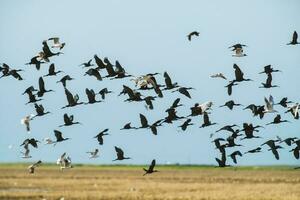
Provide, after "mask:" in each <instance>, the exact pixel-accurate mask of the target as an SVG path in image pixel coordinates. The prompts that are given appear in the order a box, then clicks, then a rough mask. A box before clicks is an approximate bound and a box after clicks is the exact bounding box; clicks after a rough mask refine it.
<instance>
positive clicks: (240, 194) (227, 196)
mask: <svg viewBox="0 0 300 200" xmlns="http://www.w3.org/2000/svg"><path fill="white" fill-rule="evenodd" d="M26 166H27V165H20V164H18V165H11V164H10V165H0V199H5V200H9V199H30V200H35V199H47V200H53V199H65V200H67V199H74V200H75V199H78V200H79V199H84V200H87V199H103V200H104V199H118V200H129V199H130V200H135V199H141V200H150V199H156V200H166V199H167V200H168V199H169V200H171V199H172V200H175V199H177V200H179V199H188V200H192V199H209V200H212V199H223V200H233V199H240V200H243V199H244V200H246V199H247V200H262V199H264V200H267V199H272V200H277V199H278V200H279V199H282V200H296V199H300V170H294V169H293V168H292V167H259V168H252V167H241V168H226V169H220V168H214V167H199V166H189V167H187V166H185V167H184V166H181V167H179V166H157V170H159V171H160V172H158V173H154V174H150V175H146V176H143V171H142V166H75V167H74V168H72V169H69V170H65V171H60V169H59V168H58V167H57V166H45V165H44V166H41V167H39V168H37V170H36V173H35V174H28V173H27V170H26Z"/></svg>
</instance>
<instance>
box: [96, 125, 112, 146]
mask: <svg viewBox="0 0 300 200" xmlns="http://www.w3.org/2000/svg"><path fill="white" fill-rule="evenodd" d="M108 130H109V129H108V128H106V129H104V130H103V131H101V132H100V133H98V135H96V136H95V137H94V138H97V140H98V143H99V144H100V145H103V136H105V135H109V134H108V133H106V132H107V131H108Z"/></svg>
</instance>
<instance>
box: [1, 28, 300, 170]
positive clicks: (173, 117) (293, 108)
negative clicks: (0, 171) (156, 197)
mask: <svg viewBox="0 0 300 200" xmlns="http://www.w3.org/2000/svg"><path fill="white" fill-rule="evenodd" d="M199 34H200V33H199V32H197V31H194V32H191V33H190V34H189V35H188V36H187V37H188V40H189V41H191V40H192V39H193V38H194V37H196V36H199ZM297 38H298V35H297V32H296V31H295V32H294V34H293V38H292V41H291V42H290V43H288V45H297V44H299V42H298V40H297ZM50 42H51V43H52V45H51V48H50V47H49V43H50ZM42 45H43V47H42V51H40V52H39V53H38V54H37V55H36V56H34V57H33V58H31V60H30V62H29V63H27V65H34V66H35V67H36V69H37V70H40V68H41V66H42V65H44V64H47V63H50V59H51V57H53V56H59V55H61V54H63V52H61V50H62V49H63V48H64V47H65V43H61V42H60V40H59V38H58V37H55V38H49V39H48V40H45V41H43V43H42ZM245 47H247V46H246V45H244V44H235V45H232V46H231V47H229V48H230V49H231V50H232V51H233V52H234V54H233V55H232V56H235V57H243V56H247V55H246V54H245V53H244V48H245ZM55 49H57V51H56V52H55V51H54V50H55ZM93 61H94V62H93ZM80 66H82V67H83V69H87V71H86V72H85V74H84V75H85V76H90V77H92V78H95V79H97V80H98V81H102V79H105V78H107V79H110V80H115V79H124V78H128V77H129V78H130V80H131V81H133V82H134V84H135V86H134V88H131V87H129V86H126V85H123V90H122V91H121V92H120V93H119V95H118V96H121V95H125V96H127V99H125V100H124V101H126V102H144V103H145V106H146V108H147V109H150V110H153V109H154V104H153V102H154V101H155V99H156V98H163V97H164V93H165V92H167V91H170V92H172V93H178V95H184V96H185V97H187V98H192V97H191V94H190V92H189V91H190V90H193V89H194V88H191V87H184V86H182V85H179V84H178V83H177V82H173V81H172V79H171V77H170V76H169V74H168V73H167V72H164V73H163V77H164V82H165V84H164V85H162V84H160V83H158V82H157V80H156V76H158V75H160V74H159V73H149V74H145V75H141V76H133V75H130V74H128V73H127V72H126V71H125V69H124V68H123V67H122V65H121V64H120V63H119V62H118V61H115V64H114V65H113V64H112V63H111V62H110V60H109V59H108V58H106V57H105V58H103V59H101V58H99V57H98V56H97V55H94V59H90V60H88V62H84V63H82V64H81V65H80ZM233 69H234V73H235V77H234V79H233V80H230V81H229V82H228V84H227V85H226V86H225V87H226V88H227V93H228V95H229V96H230V95H231V94H232V92H233V88H234V87H236V86H238V85H239V84H242V82H245V81H252V80H251V79H249V78H245V76H244V73H243V71H242V70H241V69H240V67H239V66H238V65H236V64H234V65H233ZM104 71H106V74H107V75H105V76H103V72H104ZM0 72H1V73H2V75H1V77H0V78H4V77H13V78H15V79H17V80H19V81H22V80H23V78H22V75H21V74H22V73H23V70H22V69H13V68H12V67H10V66H9V65H7V64H5V63H3V64H2V66H1V67H0ZM276 72H280V70H276V69H273V68H272V66H271V65H268V66H265V67H264V69H263V71H262V72H260V74H266V76H267V79H266V82H264V83H262V84H261V87H262V88H273V87H278V86H277V85H273V84H272V74H273V73H276ZM60 73H64V72H63V71H60V70H56V69H55V64H54V63H51V64H50V66H49V71H48V74H45V75H44V76H43V77H39V80H38V89H37V88H35V87H34V86H29V87H28V88H27V89H26V90H25V91H24V92H23V93H22V94H23V95H28V102H27V103H26V104H33V105H34V108H35V111H36V114H31V115H27V116H25V117H24V118H23V119H21V123H22V124H24V125H25V127H26V131H27V132H30V130H31V126H30V122H31V121H32V120H34V119H35V118H37V117H42V116H44V115H47V114H49V113H50V112H49V111H47V110H45V108H44V107H43V105H42V104H40V103H39V102H41V101H42V100H43V99H42V97H45V94H46V93H49V92H54V91H53V90H51V89H46V87H45V82H44V78H45V77H52V76H53V77H55V76H57V75H58V74H60ZM211 78H219V79H224V80H227V77H226V76H225V75H224V74H223V73H221V72H220V73H217V74H213V75H211ZM72 80H74V79H73V78H72V77H71V76H70V75H65V76H63V77H62V78H60V79H59V80H58V81H57V83H61V84H62V88H63V90H64V92H65V95H66V99H67V105H65V106H63V107H62V109H64V108H68V107H75V106H80V105H82V104H95V103H100V102H103V100H104V99H105V98H106V96H107V95H109V94H110V93H113V91H110V90H109V89H108V88H103V89H102V90H100V91H99V92H95V91H94V90H93V89H89V88H86V90H85V93H86V96H87V101H86V102H82V101H79V95H78V94H72V92H71V91H70V90H69V89H68V87H67V83H68V82H69V81H72ZM147 90H150V91H154V92H155V94H156V95H153V96H151V95H148V96H147V95H145V94H142V93H141V91H147ZM264 100H265V104H264V105H255V104H250V105H248V106H244V108H243V109H244V110H250V111H251V113H252V114H253V116H254V117H259V118H260V119H262V118H263V117H264V115H267V114H272V113H276V115H275V117H274V120H273V121H271V122H269V123H267V124H266V126H269V125H278V124H280V123H286V122H288V123H289V122H290V121H288V120H284V119H282V117H281V115H280V114H279V113H278V111H276V110H275V106H279V105H280V106H282V107H283V108H284V109H286V113H291V115H292V117H293V118H294V119H295V120H298V119H299V103H295V102H292V101H289V100H288V98H287V97H285V98H283V99H282V100H281V101H280V102H278V103H275V102H274V99H273V97H272V96H271V95H270V96H269V97H268V98H265V99H264ZM180 106H182V104H181V103H180V98H177V99H175V100H174V102H173V103H172V104H171V106H170V107H169V108H167V109H166V110H165V112H166V113H167V114H166V116H165V117H164V118H162V119H158V120H156V121H154V122H151V123H150V122H148V120H147V118H146V116H145V115H143V114H140V115H139V118H140V126H132V125H131V123H130V122H129V123H126V124H125V125H124V126H123V127H121V128H120V130H130V129H132V130H138V129H149V130H151V132H152V133H153V135H157V134H158V127H160V126H162V125H164V124H173V122H175V121H178V120H179V121H181V120H183V123H181V124H180V125H179V126H178V127H179V128H180V129H181V130H182V131H186V130H187V128H188V127H189V126H192V125H194V124H193V123H192V118H194V117H196V116H200V115H202V116H203V124H202V125H201V126H200V128H205V127H208V126H213V125H217V123H215V122H211V120H210V118H209V114H211V111H212V106H213V102H204V103H196V104H195V105H194V106H192V107H191V108H190V114H189V115H187V116H179V115H178V114H177V111H176V109H177V108H178V107H180ZM236 106H243V105H242V104H239V103H236V102H235V101H234V100H230V101H227V102H225V103H224V104H223V105H221V106H220V107H227V108H228V109H230V110H233V108H234V107H236ZM63 120H64V124H61V125H59V127H62V126H73V125H76V124H80V122H77V121H75V119H74V116H73V115H69V114H67V113H65V114H64V115H63ZM261 128H264V127H263V126H260V125H253V124H252V123H243V124H242V127H240V126H239V125H237V124H230V125H225V126H223V127H220V128H219V129H218V130H216V131H215V132H214V133H212V134H211V135H210V137H211V138H213V140H212V143H214V145H215V146H216V149H217V150H218V151H219V152H220V158H216V162H217V164H218V166H219V167H226V166H230V165H229V164H228V160H227V157H230V158H231V159H232V161H233V163H235V164H237V157H238V156H243V155H245V154H256V153H259V152H262V148H263V147H264V146H268V147H269V149H268V151H271V152H272V153H273V155H274V157H275V158H276V159H277V160H278V159H279V158H280V156H279V151H278V150H279V149H283V147H282V145H281V144H286V145H287V146H289V147H290V150H289V151H290V152H292V153H293V155H294V157H295V158H296V159H299V153H300V139H299V138H297V137H289V138H284V139H282V138H280V137H278V136H277V137H276V138H274V139H272V140H268V141H265V142H264V143H262V144H261V145H259V146H258V147H257V148H255V149H250V150H248V151H247V152H241V151H239V150H234V151H233V152H231V153H230V154H227V152H228V151H229V149H233V148H234V147H239V146H242V145H241V144H237V140H238V139H239V141H242V140H250V139H251V140H253V139H255V138H261V137H260V136H258V135H256V133H258V132H259V131H260V129H261ZM53 132H54V138H53V139H51V138H44V141H45V143H46V144H48V145H50V144H52V145H56V144H57V143H61V142H65V141H67V140H69V139H70V138H68V137H64V136H63V133H62V132H61V131H59V130H54V131H53ZM108 132H109V129H108V128H106V129H104V130H103V131H100V132H99V133H98V134H97V135H96V136H95V137H94V138H95V139H96V140H97V141H98V143H99V145H103V144H104V136H106V135H109V133H108ZM218 132H227V133H229V135H228V137H226V138H221V137H217V138H215V135H216V134H217V133H218ZM39 142H40V141H39V140H37V139H35V138H27V139H26V140H24V142H23V143H22V144H21V146H22V147H23V148H24V151H22V152H21V153H22V155H23V156H22V158H31V155H30V151H31V150H30V149H31V148H32V147H33V148H38V143H39ZM115 151H116V158H115V159H114V160H113V161H116V160H125V159H131V158H130V157H127V156H125V154H124V151H123V150H122V149H121V148H120V147H117V146H115ZM99 152H100V151H99V149H98V148H96V149H95V150H93V151H90V152H87V154H89V157H90V158H97V157H99ZM41 163H42V161H41V160H39V161H37V162H36V163H34V164H32V165H30V166H29V167H28V169H29V172H30V173H34V171H35V168H36V167H37V166H39V165H40V164H41ZM57 164H58V165H60V167H61V169H66V168H72V161H71V158H70V156H68V154H67V153H63V154H62V155H61V156H60V157H59V158H58V160H57ZM155 164H156V160H155V159H153V160H152V162H151V164H150V166H149V168H148V169H145V168H144V169H143V170H144V171H145V174H144V175H146V174H151V173H153V172H157V170H154V167H155Z"/></svg>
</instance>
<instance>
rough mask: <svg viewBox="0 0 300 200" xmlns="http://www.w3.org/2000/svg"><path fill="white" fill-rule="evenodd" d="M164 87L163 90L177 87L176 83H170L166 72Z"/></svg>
mask: <svg viewBox="0 0 300 200" xmlns="http://www.w3.org/2000/svg"><path fill="white" fill-rule="evenodd" d="M164 78H165V84H166V87H165V88H164V89H163V90H172V89H174V88H177V87H179V85H178V83H177V82H176V83H172V80H171V78H170V76H169V74H168V73H167V72H165V73H164Z"/></svg>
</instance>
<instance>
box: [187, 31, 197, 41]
mask: <svg viewBox="0 0 300 200" xmlns="http://www.w3.org/2000/svg"><path fill="white" fill-rule="evenodd" d="M199 35H200V33H199V32H198V31H193V32H191V33H189V34H188V35H187V37H188V40H189V41H191V40H192V37H193V36H197V37H198V36H199Z"/></svg>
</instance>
